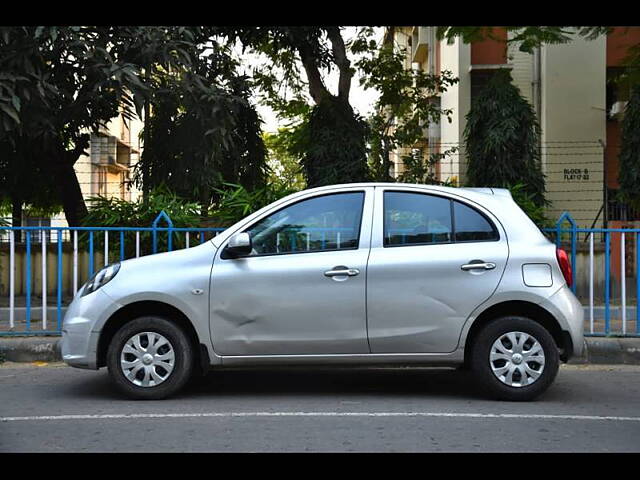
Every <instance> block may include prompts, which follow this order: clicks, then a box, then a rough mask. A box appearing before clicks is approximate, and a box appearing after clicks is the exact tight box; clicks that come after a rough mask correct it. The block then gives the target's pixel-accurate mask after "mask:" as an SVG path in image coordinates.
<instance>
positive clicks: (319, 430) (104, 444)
mask: <svg viewBox="0 0 640 480" xmlns="http://www.w3.org/2000/svg"><path fill="white" fill-rule="evenodd" d="M639 394H640V366H631V365H618V366H602V365H593V366H589V365H568V366H567V365H564V366H562V367H561V370H560V372H559V374H558V377H557V379H556V382H555V383H554V385H552V386H551V388H550V389H549V390H548V391H547V392H546V393H545V394H544V395H543V396H541V397H540V398H539V399H538V400H537V401H535V402H529V403H517V402H496V401H489V400H485V399H484V398H482V397H481V396H479V395H478V394H477V393H476V392H475V391H474V388H473V387H472V386H471V385H470V383H469V378H468V375H467V374H465V373H462V372H457V371H453V370H443V369H440V370H432V369H411V370H410V369H358V370H347V369H339V370H335V369H334V370H327V369H314V370H310V369H308V368H305V369H299V370H275V369H271V370H260V371H248V370H243V371H227V372H215V373H211V374H210V375H209V376H207V377H206V378H205V379H204V380H203V381H201V382H199V383H196V384H194V385H192V386H190V387H189V388H188V389H187V390H186V391H184V392H183V393H182V394H181V395H179V396H178V397H174V398H171V399H169V400H163V401H156V402H149V401H136V402H133V401H128V400H125V399H123V398H121V397H120V396H118V395H117V394H116V393H115V391H114V390H113V389H112V388H111V385H110V383H109V379H108V376H107V372H106V370H105V369H102V370H100V371H98V372H95V371H84V370H77V369H73V368H70V367H67V366H64V365H63V364H50V365H43V366H36V365H32V364H15V363H14V364H10V363H5V364H2V365H0V452H201V451H205V452H352V451H354V452H639V451H640V409H639V408H638V406H639V405H640V403H639V402H638V398H640V395H639Z"/></svg>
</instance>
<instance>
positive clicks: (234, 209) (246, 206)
mask: <svg viewBox="0 0 640 480" xmlns="http://www.w3.org/2000/svg"><path fill="white" fill-rule="evenodd" d="M225 187H227V188H225V189H219V190H218V191H219V193H220V195H221V198H220V200H219V202H218V205H217V206H216V207H215V208H214V209H213V211H212V212H211V216H212V217H213V218H214V219H215V221H216V223H217V225H220V226H229V225H232V224H234V223H235V222H237V221H239V220H241V219H243V218H244V217H246V216H247V215H250V214H252V213H253V212H256V211H258V210H260V209H261V208H262V207H266V206H267V205H269V204H270V203H273V202H275V201H276V200H279V199H280V198H282V197H286V196H287V195H290V194H292V193H295V192H297V191H298V189H297V188H295V187H292V186H290V185H287V184H285V183H280V182H276V183H272V184H268V185H266V186H264V187H260V188H256V189H254V190H251V191H249V190H247V189H246V188H245V187H243V186H242V185H233V184H225Z"/></svg>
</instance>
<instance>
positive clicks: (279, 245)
mask: <svg viewBox="0 0 640 480" xmlns="http://www.w3.org/2000/svg"><path fill="white" fill-rule="evenodd" d="M372 197H373V188H351V189H341V190H340V191H339V192H335V193H323V194H321V195H320V194H316V195H315V196H313V197H307V198H305V199H303V200H299V201H296V202H295V203H292V204H289V205H287V206H285V207H282V208H279V209H278V210H277V211H274V212H269V213H267V214H265V215H264V216H262V217H261V218H260V219H258V220H257V221H256V222H255V223H253V224H252V225H250V226H249V227H248V228H245V229H243V230H242V231H245V232H248V233H249V234H250V236H251V239H252V246H253V252H252V253H251V255H249V256H246V257H242V258H234V259H232V258H227V259H225V258H224V257H225V255H224V254H223V253H222V252H223V251H224V247H225V244H223V245H222V246H221V248H220V249H219V250H218V253H217V254H216V258H215V261H214V265H213V271H212V281H211V293H210V295H211V297H210V298H211V301H210V319H211V320H210V321H211V336H212V341H213V346H214V350H215V351H216V353H217V354H218V355H223V356H224V355H306V354H352V353H369V346H368V342H367V333H366V296H365V287H366V268H367V256H368V253H369V238H370V231H371V216H372V206H373V205H372V204H373V198H372Z"/></svg>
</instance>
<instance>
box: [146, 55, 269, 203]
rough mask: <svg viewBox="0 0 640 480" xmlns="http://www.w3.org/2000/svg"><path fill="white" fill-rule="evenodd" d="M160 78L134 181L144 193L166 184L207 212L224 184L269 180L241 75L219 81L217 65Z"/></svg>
mask: <svg viewBox="0 0 640 480" xmlns="http://www.w3.org/2000/svg"><path fill="white" fill-rule="evenodd" d="M202 76H203V77H204V78H206V80H207V81H206V82H204V81H203V79H202V78H201V77H200V76H194V75H193V72H191V71H179V72H173V73H172V74H171V75H165V76H164V77H163V78H161V79H159V80H158V89H157V90H156V91H154V93H153V96H152V100H151V103H152V105H153V109H152V115H151V117H150V122H149V123H148V126H147V128H148V129H149V131H148V135H147V137H146V148H145V150H144V153H143V155H142V159H141V162H140V163H139V164H138V165H137V168H136V175H135V180H136V182H137V184H138V185H140V186H142V187H144V188H145V189H151V188H154V187H156V186H159V185H162V184H165V183H166V184H167V185H169V186H170V187H171V189H172V190H173V191H175V192H177V193H178V194H179V195H180V196H182V197H184V198H188V199H191V200H193V201H198V202H200V203H201V204H202V205H203V206H204V207H205V208H208V207H209V206H210V205H211V204H212V203H213V202H214V201H215V199H216V197H217V193H216V192H217V188H218V187H220V186H222V185H223V184H224V183H225V182H226V183H229V182H234V183H235V182H237V183H240V184H242V185H244V186H245V187H246V188H249V189H253V188H256V187H260V186H262V185H264V183H265V181H266V176H267V167H266V148H265V145H264V142H263V140H262V137H261V135H260V119H259V117H258V115H257V112H256V111H255V108H254V107H253V105H251V104H250V103H249V100H248V97H249V92H248V85H247V83H246V81H245V79H244V78H242V77H233V76H232V77H231V78H227V79H224V78H220V72H218V71H217V69H216V65H215V64H212V65H209V66H208V67H207V68H206V69H203V71H202Z"/></svg>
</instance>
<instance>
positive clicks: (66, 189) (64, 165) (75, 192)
mask: <svg viewBox="0 0 640 480" xmlns="http://www.w3.org/2000/svg"><path fill="white" fill-rule="evenodd" d="M89 138H90V136H89V135H88V134H83V135H81V136H80V137H79V138H78V139H77V141H76V146H75V148H74V149H73V150H67V149H65V148H64V144H63V143H62V142H61V143H60V144H59V145H58V147H57V148H56V150H55V152H52V157H53V158H52V160H53V161H52V166H53V169H52V174H53V179H54V181H55V183H56V184H57V185H58V186H59V190H58V192H59V195H60V202H61V203H62V208H63V210H64V216H65V218H66V219H67V223H68V224H69V226H70V227H79V226H80V225H81V222H82V220H83V219H84V217H86V216H87V213H88V211H87V206H86V205H85V203H84V197H83V196H82V190H81V188H80V183H78V177H77V176H76V171H75V170H74V168H73V166H74V165H75V163H76V161H77V160H78V158H80V155H83V154H86V153H85V150H86V149H87V148H88V147H89Z"/></svg>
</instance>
